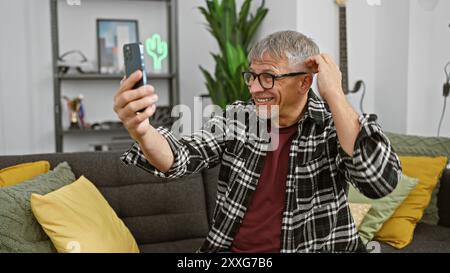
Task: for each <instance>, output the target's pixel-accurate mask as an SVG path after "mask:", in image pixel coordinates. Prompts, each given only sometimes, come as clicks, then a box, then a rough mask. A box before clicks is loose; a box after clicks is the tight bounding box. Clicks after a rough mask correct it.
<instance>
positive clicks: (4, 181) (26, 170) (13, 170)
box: [0, 160, 50, 188]
mask: <svg viewBox="0 0 450 273" xmlns="http://www.w3.org/2000/svg"><path fill="white" fill-rule="evenodd" d="M49 169H50V163H49V162H48V161H44V160H42V161H37V162H27V163H22V164H17V165H14V166H10V167H7V168H4V169H1V170H0V188H1V187H9V186H14V185H17V184H20V183H22V182H24V181H26V180H30V179H31V178H33V177H36V176H38V175H41V174H44V173H47V172H48V171H49Z"/></svg>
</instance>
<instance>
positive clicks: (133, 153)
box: [120, 127, 182, 178]
mask: <svg viewBox="0 0 450 273" xmlns="http://www.w3.org/2000/svg"><path fill="white" fill-rule="evenodd" d="M156 130H157V131H158V132H159V133H160V134H161V135H162V136H163V137H164V138H165V139H166V140H167V142H168V143H169V146H170V149H171V150H172V153H173V156H174V163H173V164H172V166H171V167H170V169H169V170H168V171H167V172H165V173H163V172H161V171H159V170H158V169H156V168H155V167H154V166H153V165H151V164H150V163H149V162H148V161H147V159H146V158H145V155H144V153H143V152H142V150H141V147H140V146H139V143H138V142H135V143H133V145H132V146H131V148H130V149H129V150H128V151H127V152H125V153H124V154H123V155H122V156H121V157H120V159H121V160H122V162H123V163H125V164H126V165H135V166H137V167H139V168H141V169H143V170H145V171H147V172H149V173H151V174H153V175H155V176H157V177H161V178H175V177H177V173H179V172H180V169H181V166H180V160H179V157H180V156H179V151H180V150H181V147H182V144H181V143H180V141H179V140H177V139H176V137H175V136H174V135H173V134H172V132H170V131H169V130H168V129H166V128H164V127H159V128H157V129H156Z"/></svg>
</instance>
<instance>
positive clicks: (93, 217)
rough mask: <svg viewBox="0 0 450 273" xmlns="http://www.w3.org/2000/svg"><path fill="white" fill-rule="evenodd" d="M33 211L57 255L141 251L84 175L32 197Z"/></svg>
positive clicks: (121, 222)
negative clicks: (56, 188) (72, 246)
mask: <svg viewBox="0 0 450 273" xmlns="http://www.w3.org/2000/svg"><path fill="white" fill-rule="evenodd" d="M31 208H32V210H33V213H34V215H35V216H36V219H37V220H38V221H39V223H40V224H41V225H42V227H43V229H44V231H45V233H47V235H48V236H49V237H50V239H51V240H52V242H53V245H54V246H55V248H56V250H57V251H58V252H78V253H137V252H139V249H138V246H137V244H136V241H135V240H134V238H133V236H132V235H131V233H130V231H129V230H128V228H127V227H126V226H125V225H124V223H123V221H122V220H120V219H119V218H118V217H117V215H116V213H115V212H114V211H113V210H112V209H111V207H110V205H109V204H108V202H107V201H106V200H105V198H103V196H102V195H101V194H100V192H99V191H98V190H97V188H96V187H95V186H94V185H93V184H92V183H91V182H90V181H89V180H88V179H86V178H85V177H84V176H81V177H80V178H79V179H78V180H77V181H75V182H73V183H72V184H70V185H67V186H64V187H62V188H60V189H58V190H56V191H53V192H50V193H48V194H46V195H40V194H32V195H31ZM71 244H72V245H74V246H76V249H72V248H71V247H70V245H71Z"/></svg>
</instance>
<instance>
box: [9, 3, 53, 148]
mask: <svg viewBox="0 0 450 273" xmlns="http://www.w3.org/2000/svg"><path fill="white" fill-rule="evenodd" d="M49 26H50V19H49V7H48V1H33V0H20V1H0V35H1V43H0V60H1V62H0V154H25V153H40V152H47V151H52V150H53V147H54V135H53V110H52V109H53V107H52V105H53V95H52V81H51V70H50V68H51V62H50V60H51V58H50V56H51V43H50V39H49V37H50V36H49Z"/></svg>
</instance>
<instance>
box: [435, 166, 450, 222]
mask: <svg viewBox="0 0 450 273" xmlns="http://www.w3.org/2000/svg"><path fill="white" fill-rule="evenodd" d="M438 209H439V225H441V226H445V227H450V169H445V170H444V173H443V174H442V177H441V181H440V188H439V193H438Z"/></svg>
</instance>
